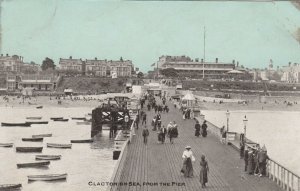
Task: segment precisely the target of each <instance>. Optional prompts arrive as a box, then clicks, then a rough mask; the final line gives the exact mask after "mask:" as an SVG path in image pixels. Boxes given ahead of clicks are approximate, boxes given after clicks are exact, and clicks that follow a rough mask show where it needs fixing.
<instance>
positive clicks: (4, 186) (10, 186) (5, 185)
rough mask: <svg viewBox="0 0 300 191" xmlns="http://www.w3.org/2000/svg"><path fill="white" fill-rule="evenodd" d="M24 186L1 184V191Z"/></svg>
mask: <svg viewBox="0 0 300 191" xmlns="http://www.w3.org/2000/svg"><path fill="white" fill-rule="evenodd" d="M21 187H22V184H0V191H9V190H11V191H12V190H17V189H20V188H21Z"/></svg>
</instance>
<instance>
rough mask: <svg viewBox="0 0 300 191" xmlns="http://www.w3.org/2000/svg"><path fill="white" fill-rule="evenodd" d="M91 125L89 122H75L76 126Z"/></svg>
mask: <svg viewBox="0 0 300 191" xmlns="http://www.w3.org/2000/svg"><path fill="white" fill-rule="evenodd" d="M91 124H92V123H91V122H90V121H77V122H76V125H91Z"/></svg>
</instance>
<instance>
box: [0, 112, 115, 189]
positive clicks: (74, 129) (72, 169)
mask: <svg viewBox="0 0 300 191" xmlns="http://www.w3.org/2000/svg"><path fill="white" fill-rule="evenodd" d="M91 111H92V108H54V107H53V108H52V107H51V108H47V107H46V108H45V107H44V108H43V109H35V108H5V107H3V108H0V112H1V115H0V121H1V122H25V121H26V117H28V116H42V117H43V118H42V121H49V124H47V125H43V124H42V125H32V126H31V127H0V142H1V143H5V142H13V143H14V147H13V148H0V159H1V162H0V184H7V183H22V186H23V189H22V190H30V191H40V190H72V191H77V190H78V191H82V190H105V189H106V187H105V186H101V187H99V186H98V187H91V186H89V185H88V183H89V182H90V181H92V182H105V181H109V180H110V178H111V176H112V173H113V168H114V166H115V164H116V161H113V160H112V153H113V140H112V139H109V132H107V131H103V132H102V134H99V135H98V136H97V137H96V141H95V142H93V143H77V144H75V143H73V144H72V149H55V148H47V146H46V143H70V140H72V139H89V138H90V131H91V126H90V125H76V121H78V120H72V119H71V117H84V116H85V114H87V113H91ZM50 117H64V118H68V119H69V121H68V122H54V121H52V120H50ZM28 121H33V120H28ZM46 133H52V134H53V135H52V137H46V138H44V141H43V142H40V143H35V142H23V141H22V140H21V139H22V138H25V137H31V136H32V135H33V134H46ZM16 146H43V152H42V153H16V149H15V147H16ZM36 154H53V155H62V158H61V160H57V161H51V163H50V165H49V167H48V168H20V169H18V168H17V166H16V164H17V163H26V162H34V161H35V155H36ZM51 173H53V174H56V173H67V174H68V177H67V180H66V181H56V182H42V181H34V182H28V181H27V176H28V175H39V174H51Z"/></svg>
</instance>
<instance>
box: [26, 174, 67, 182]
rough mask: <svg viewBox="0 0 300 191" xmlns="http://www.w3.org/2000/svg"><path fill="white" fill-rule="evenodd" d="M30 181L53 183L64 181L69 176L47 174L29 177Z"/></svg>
mask: <svg viewBox="0 0 300 191" xmlns="http://www.w3.org/2000/svg"><path fill="white" fill-rule="evenodd" d="M27 177H28V181H38V180H40V181H53V180H63V179H66V178H67V174H45V175H31V176H27Z"/></svg>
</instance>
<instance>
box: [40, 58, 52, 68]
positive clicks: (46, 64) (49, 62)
mask: <svg viewBox="0 0 300 191" xmlns="http://www.w3.org/2000/svg"><path fill="white" fill-rule="evenodd" d="M41 67H42V70H43V71H45V70H47V69H48V68H51V69H53V70H54V69H55V64H54V62H53V60H52V59H50V58H48V57H46V58H45V60H43V64H42V66H41Z"/></svg>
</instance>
